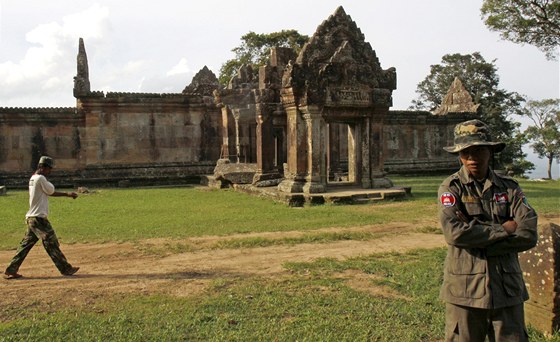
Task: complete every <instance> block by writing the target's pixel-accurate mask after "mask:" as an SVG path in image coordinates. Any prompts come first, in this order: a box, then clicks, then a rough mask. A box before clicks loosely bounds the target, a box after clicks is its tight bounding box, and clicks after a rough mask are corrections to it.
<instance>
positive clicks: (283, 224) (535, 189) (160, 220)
mask: <svg viewBox="0 0 560 342" xmlns="http://www.w3.org/2000/svg"><path fill="white" fill-rule="evenodd" d="M442 178H443V177H394V178H393V181H394V182H395V184H397V185H401V186H410V187H412V194H413V197H412V199H409V200H405V201H397V202H393V201H389V202H379V203H375V204H373V205H350V206H348V205H346V206H345V205H321V206H308V207H305V208H291V207H288V206H286V205H285V204H281V203H275V202H273V201H271V200H268V199H262V198H256V197H252V196H250V195H247V194H244V193H238V192H235V191H231V190H209V189H205V188H190V187H178V188H155V189H148V188H146V189H100V190H96V191H95V192H94V193H92V194H85V195H81V196H80V197H79V198H78V199H76V200H71V199H69V198H51V199H50V210H51V214H50V219H51V223H52V224H53V226H54V228H55V230H56V232H57V234H58V235H59V237H60V238H61V240H62V241H63V242H64V243H76V242H96V243H99V242H107V241H139V240H142V239H146V238H158V237H167V238H188V237H195V236H203V235H230V234H235V233H249V232H266V231H291V230H312V229H318V228H325V227H351V226H364V225H370V224H382V223H387V222H395V221H399V222H410V223H417V222H422V221H426V220H430V219H433V218H434V217H436V215H437V188H438V186H439V184H440V183H441V181H442ZM559 185H560V183H559V182H558V181H546V182H531V181H521V186H522V187H523V189H524V191H525V193H526V195H527V197H528V199H529V203H530V204H531V205H532V206H533V207H535V209H536V210H537V212H538V213H539V214H540V215H545V214H558V212H559V209H558V208H559V207H560V186H559ZM27 209H28V195H27V192H26V191H9V192H8V195H7V196H2V197H0V217H2V219H3V225H2V226H1V227H0V234H2V236H3V238H2V239H1V240H0V249H2V250H5V249H13V248H15V246H16V245H17V244H18V242H19V240H20V239H21V237H22V235H23V232H24V230H25V224H24V216H25V212H26V211H27ZM419 228H420V229H423V230H424V231H438V230H439V227H437V226H424V227H419Z"/></svg>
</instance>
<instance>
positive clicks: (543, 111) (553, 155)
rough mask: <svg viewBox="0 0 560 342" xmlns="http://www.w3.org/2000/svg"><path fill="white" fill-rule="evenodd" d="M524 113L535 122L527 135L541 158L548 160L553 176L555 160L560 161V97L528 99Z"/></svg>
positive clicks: (549, 170)
mask: <svg viewBox="0 0 560 342" xmlns="http://www.w3.org/2000/svg"><path fill="white" fill-rule="evenodd" d="M522 115H524V116H526V117H528V118H529V119H531V121H532V123H533V124H532V125H530V126H529V127H528V128H527V130H525V136H526V137H527V139H528V140H529V141H531V142H532V143H531V147H532V148H533V151H534V152H535V153H536V154H537V155H538V156H539V158H546V159H547V160H548V178H552V163H553V160H554V159H556V162H557V163H560V99H545V100H541V101H528V102H527V104H526V105H525V106H524V108H523V111H522Z"/></svg>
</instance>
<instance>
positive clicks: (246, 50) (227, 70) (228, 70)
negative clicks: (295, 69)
mask: <svg viewBox="0 0 560 342" xmlns="http://www.w3.org/2000/svg"><path fill="white" fill-rule="evenodd" d="M308 40H309V37H308V36H306V35H302V34H300V33H299V32H298V31H297V30H282V31H280V32H272V33H255V32H249V33H247V34H245V35H244V36H242V37H241V45H239V46H238V47H235V48H233V49H232V50H231V51H232V52H234V53H235V58H234V59H230V60H228V61H226V62H225V63H224V64H222V67H221V68H220V76H219V80H220V83H221V84H223V85H227V83H228V82H229V80H230V79H231V78H232V77H233V76H234V75H235V73H236V72H237V70H238V69H239V67H241V66H242V65H243V64H249V65H252V66H260V65H265V64H266V63H267V62H268V60H269V58H270V49H271V48H272V47H275V46H276V47H290V48H292V49H294V51H295V52H296V53H299V51H300V50H301V48H302V47H303V45H304V44H305V43H306V42H307V41H308ZM253 70H254V71H255V72H258V67H254V68H253Z"/></svg>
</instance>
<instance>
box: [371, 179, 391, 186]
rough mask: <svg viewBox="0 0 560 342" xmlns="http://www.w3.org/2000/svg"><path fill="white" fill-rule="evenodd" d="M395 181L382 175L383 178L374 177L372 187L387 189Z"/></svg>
mask: <svg viewBox="0 0 560 342" xmlns="http://www.w3.org/2000/svg"><path fill="white" fill-rule="evenodd" d="M393 186H394V185H393V182H392V181H391V180H390V179H389V178H386V177H382V178H374V179H372V183H371V187H372V189H387V188H392V187H393Z"/></svg>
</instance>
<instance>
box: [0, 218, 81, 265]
mask: <svg viewBox="0 0 560 342" xmlns="http://www.w3.org/2000/svg"><path fill="white" fill-rule="evenodd" d="M39 239H41V240H42V241H43V247H45V250H46V251H47V254H48V255H49V256H50V257H51V259H52V261H53V262H54V264H55V265H56V268H58V270H59V271H60V273H66V272H67V271H68V270H69V269H70V268H71V267H72V265H70V264H69V263H68V261H66V257H65V256H64V254H63V253H62V251H61V250H60V247H59V243H58V239H57V237H56V234H55V232H54V230H53V228H52V226H51V223H50V222H49V220H48V219H46V218H42V217H29V218H28V219H27V233H26V234H25V237H24V238H23V240H21V242H20V245H19V248H18V250H17V252H16V255H15V256H14V257H13V259H12V261H11V262H10V265H9V266H8V268H6V273H9V274H14V273H17V271H18V270H19V267H20V266H21V264H22V263H23V260H25V257H26V256H27V254H28V253H29V251H30V250H31V248H33V246H35V244H36V243H37V241H39Z"/></svg>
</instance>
